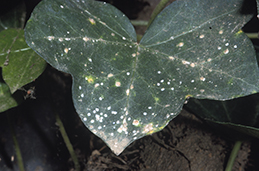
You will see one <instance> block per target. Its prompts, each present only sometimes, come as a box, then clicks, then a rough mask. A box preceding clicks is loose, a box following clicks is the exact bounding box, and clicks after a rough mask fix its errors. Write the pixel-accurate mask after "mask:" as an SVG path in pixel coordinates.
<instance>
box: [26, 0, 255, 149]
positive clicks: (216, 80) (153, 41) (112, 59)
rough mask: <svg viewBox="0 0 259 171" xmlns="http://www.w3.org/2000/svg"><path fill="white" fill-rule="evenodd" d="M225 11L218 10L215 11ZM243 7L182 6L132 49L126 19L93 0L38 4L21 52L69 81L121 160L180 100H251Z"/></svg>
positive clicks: (202, 0) (251, 55) (87, 119)
mask: <svg viewBox="0 0 259 171" xmlns="http://www.w3.org/2000/svg"><path fill="white" fill-rule="evenodd" d="M222 4H224V5H222ZM241 4H242V1H241V0H239V1H237V0H231V1H228V2H226V1H223V0H218V1H213V2H211V1H207V0H181V1H176V2H174V3H172V4H171V5H169V6H168V7H167V8H166V9H164V10H163V11H162V12H161V13H160V14H159V15H158V16H157V18H156V19H155V20H154V22H153V23H152V25H151V26H150V27H149V29H148V30H147V32H146V34H145V35H144V36H143V38H142V40H141V41H140V43H137V42H136V33H135V30H134V28H133V26H132V25H131V23H130V21H129V20H128V18H126V17H125V15H124V14H122V13H121V12H120V11H118V10H117V9H115V8H114V7H113V6H111V5H109V4H106V3H102V2H96V1H92V0H55V1H53V0H45V1H42V2H41V3H40V4H39V5H38V6H37V7H36V8H35V10H34V12H33V14H32V17H31V18H30V20H29V21H28V23H27V26H26V32H25V33H26V36H25V37H26V41H27V43H28V45H29V46H30V47H31V48H32V49H34V50H35V51H36V52H37V53H38V54H39V55H40V56H42V57H43V58H44V59H45V60H46V61H47V62H48V63H50V64H51V65H52V66H54V67H55V68H57V69H59V70H61V71H64V72H68V73H70V74H71V75H72V76H73V87H72V93H73V101H74V105H75V108H76V110H77V112H78V114H79V116H80V117H81V118H82V121H83V122H84V124H85V125H86V126H87V127H88V128H89V129H90V130H91V131H92V132H93V133H95V134H96V135H97V136H99V137H101V138H102V139H103V140H104V141H105V142H106V143H107V144H108V146H109V147H110V148H111V149H112V150H113V151H114V152H115V153H116V154H120V153H121V152H122V151H123V150H124V148H126V147H127V145H129V144H130V143H131V142H133V141H134V140H136V139H138V138H141V137H143V136H145V135H148V134H152V133H154V132H157V131H159V130H161V129H162V128H164V127H165V126H166V125H167V123H168V122H169V121H170V120H171V119H173V118H174V117H175V116H177V114H178V113H179V112H180V110H181V109H182V106H183V103H184V101H185V99H186V98H187V97H190V96H191V97H196V98H209V99H216V100H226V99H232V98H235V97H238V96H245V95H248V94H251V93H255V92H258V86H257V85H258V80H259V79H258V69H257V64H256V59H255V52H254V49H253V46H252V44H251V42H250V40H249V39H247V37H246V36H245V35H244V34H243V32H242V31H241V30H240V28H241V27H242V26H243V25H244V24H245V23H246V22H247V21H248V20H249V19H250V18H251V16H248V15H247V16H244V15H241V14H239V12H238V11H239V9H240V6H241Z"/></svg>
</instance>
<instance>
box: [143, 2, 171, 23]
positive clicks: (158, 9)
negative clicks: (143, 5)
mask: <svg viewBox="0 0 259 171" xmlns="http://www.w3.org/2000/svg"><path fill="white" fill-rule="evenodd" d="M168 2H169V0H161V1H160V2H159V4H158V5H157V6H156V8H155V9H154V11H153V13H152V14H151V17H150V20H149V22H148V25H147V27H149V26H150V24H151V23H152V22H153V20H154V19H155V18H156V16H157V15H158V14H159V13H160V12H161V11H162V10H163V9H164V7H165V6H166V4H167V3H168Z"/></svg>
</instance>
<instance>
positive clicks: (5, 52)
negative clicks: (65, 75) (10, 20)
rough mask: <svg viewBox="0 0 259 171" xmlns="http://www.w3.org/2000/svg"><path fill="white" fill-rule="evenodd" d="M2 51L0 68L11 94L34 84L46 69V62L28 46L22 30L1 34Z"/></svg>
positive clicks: (8, 30) (12, 30) (0, 45)
mask: <svg viewBox="0 0 259 171" xmlns="http://www.w3.org/2000/svg"><path fill="white" fill-rule="evenodd" d="M0 49H1V52H2V53H0V67H2V74H3V79H4V81H5V82H6V83H7V85H8V86H9V87H10V90H11V93H14V92H15V91H16V90H17V89H19V88H20V87H22V86H23V85H25V84H28V83H30V82H32V81H33V80H34V79H35V78H37V77H38V76H39V75H40V74H41V73H42V72H43V71H44V69H45V66H46V65H45V64H46V62H45V61H44V60H43V59H42V58H40V57H39V56H38V55H37V53H35V52H34V51H33V50H32V49H31V48H30V47H29V46H28V45H27V44H26V42H25V38H24V31H23V30H21V29H7V30H4V31H2V32H0Z"/></svg>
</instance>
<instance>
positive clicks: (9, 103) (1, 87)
mask: <svg viewBox="0 0 259 171" xmlns="http://www.w3.org/2000/svg"><path fill="white" fill-rule="evenodd" d="M0 73H1V72H0ZM22 101H23V96H22V94H21V93H20V92H16V93H14V94H12V93H11V92H10V89H9V87H8V85H7V84H6V83H5V82H4V81H3V79H2V78H0V112H4V111H6V110H7V109H10V108H12V107H15V106H17V105H18V104H19V103H21V102H22Z"/></svg>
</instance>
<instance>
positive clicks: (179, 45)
mask: <svg viewBox="0 0 259 171" xmlns="http://www.w3.org/2000/svg"><path fill="white" fill-rule="evenodd" d="M183 45H184V43H183V42H180V43H178V44H177V45H176V47H183Z"/></svg>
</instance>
